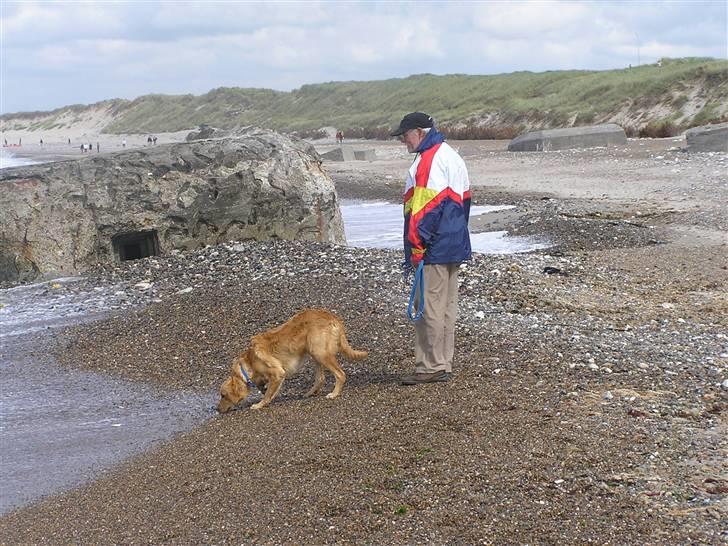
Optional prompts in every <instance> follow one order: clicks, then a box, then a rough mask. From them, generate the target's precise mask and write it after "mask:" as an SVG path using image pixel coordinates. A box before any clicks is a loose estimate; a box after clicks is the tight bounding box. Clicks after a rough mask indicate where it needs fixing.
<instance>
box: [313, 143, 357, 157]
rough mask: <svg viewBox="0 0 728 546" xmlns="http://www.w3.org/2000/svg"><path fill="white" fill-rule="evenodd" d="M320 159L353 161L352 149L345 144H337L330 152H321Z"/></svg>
mask: <svg viewBox="0 0 728 546" xmlns="http://www.w3.org/2000/svg"><path fill="white" fill-rule="evenodd" d="M321 159H324V160H326V161H354V160H355V159H356V158H355V157H354V151H353V150H352V149H351V148H349V147H347V146H339V147H338V148H334V149H333V150H331V151H330V152H326V153H325V154H321Z"/></svg>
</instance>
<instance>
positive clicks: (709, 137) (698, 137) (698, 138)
mask: <svg viewBox="0 0 728 546" xmlns="http://www.w3.org/2000/svg"><path fill="white" fill-rule="evenodd" d="M685 140H686V142H687V145H688V151H689V152H726V153H728V123H718V124H715V125H701V126H700V127H693V128H692V129H689V130H687V131H686V132H685Z"/></svg>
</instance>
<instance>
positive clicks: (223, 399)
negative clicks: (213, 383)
mask: <svg viewBox="0 0 728 546" xmlns="http://www.w3.org/2000/svg"><path fill="white" fill-rule="evenodd" d="M247 358H248V357H247V355H246V354H243V355H242V356H241V357H240V358H236V359H235V360H233V364H232V366H231V367H230V377H228V378H227V379H226V380H225V382H224V383H223V384H222V386H221V387H220V402H218V404H217V411H219V412H220V413H227V412H228V411H230V410H231V409H232V408H234V407H235V406H237V405H238V404H239V403H240V402H242V401H243V400H245V399H246V398H247V397H248V395H249V394H250V387H249V386H248V382H247V381H246V380H245V377H243V374H242V372H241V371H240V366H246V373H249V372H248V371H247V370H249V369H250V367H249V365H248V363H247Z"/></svg>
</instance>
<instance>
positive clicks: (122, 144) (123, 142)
mask: <svg viewBox="0 0 728 546" xmlns="http://www.w3.org/2000/svg"><path fill="white" fill-rule="evenodd" d="M121 147H122V148H126V139H124V140H122V141H121Z"/></svg>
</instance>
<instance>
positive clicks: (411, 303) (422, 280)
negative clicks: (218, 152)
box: [407, 260, 425, 322]
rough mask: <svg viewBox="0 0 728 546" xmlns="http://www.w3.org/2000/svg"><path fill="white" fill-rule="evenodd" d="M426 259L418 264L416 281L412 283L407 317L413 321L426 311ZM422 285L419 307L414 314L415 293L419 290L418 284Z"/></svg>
mask: <svg viewBox="0 0 728 546" xmlns="http://www.w3.org/2000/svg"><path fill="white" fill-rule="evenodd" d="M424 269H425V261H424V260H422V261H421V262H420V265H418V266H417V270H416V271H415V282H414V283H412V290H411V291H410V298H409V304H408V305H407V317H408V318H409V319H410V321H412V322H417V321H418V320H420V319H421V318H422V314H423V313H424V312H425V275H424ZM418 284H419V285H420V304H419V309H417V310H416V311H415V314H414V315H413V314H412V310H413V308H414V306H415V293H416V292H417V285H418Z"/></svg>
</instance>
